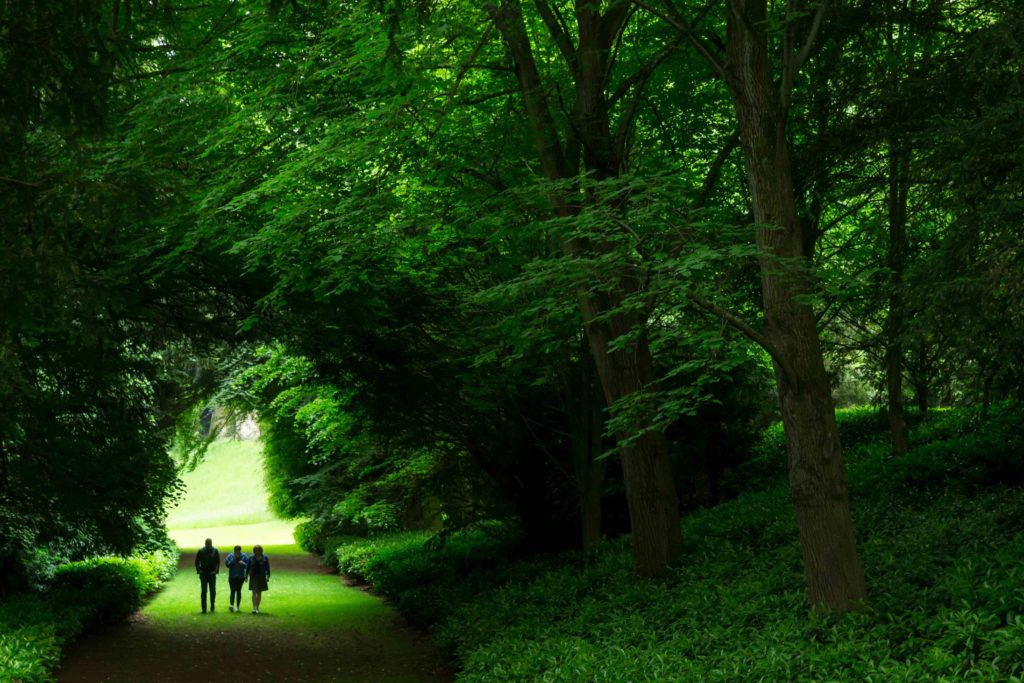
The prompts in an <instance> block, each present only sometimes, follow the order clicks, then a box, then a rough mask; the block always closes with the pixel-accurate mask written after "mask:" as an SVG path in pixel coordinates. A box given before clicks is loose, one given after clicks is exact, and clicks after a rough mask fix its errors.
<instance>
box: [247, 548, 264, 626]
mask: <svg viewBox="0 0 1024 683" xmlns="http://www.w3.org/2000/svg"><path fill="white" fill-rule="evenodd" d="M245 575H246V577H247V578H248V579H249V590H250V591H252V613H253V614H259V613H260V600H261V599H262V597H263V592H264V591H268V590H270V584H269V583H267V581H269V580H270V560H269V559H267V556H266V555H264V554H263V546H261V545H254V546H253V547H252V557H250V558H249V568H248V569H247V570H246V574H245Z"/></svg>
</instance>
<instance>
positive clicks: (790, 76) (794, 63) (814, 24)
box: [780, 0, 828, 108]
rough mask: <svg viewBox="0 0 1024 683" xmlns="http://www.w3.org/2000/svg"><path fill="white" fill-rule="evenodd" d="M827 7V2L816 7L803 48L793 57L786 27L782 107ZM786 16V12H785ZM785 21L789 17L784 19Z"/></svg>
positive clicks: (784, 105)
mask: <svg viewBox="0 0 1024 683" xmlns="http://www.w3.org/2000/svg"><path fill="white" fill-rule="evenodd" d="M827 7H828V0H821V3H820V4H819V5H818V9H817V10H815V12H814V18H813V19H812V20H811V28H810V29H808V31H807V37H806V39H805V40H804V44H803V47H801V48H800V52H798V53H797V54H796V55H795V56H794V55H793V54H792V51H791V49H790V46H789V40H788V38H789V27H788V26H787V27H786V31H785V32H784V34H783V35H784V37H785V38H787V40H785V41H784V42H783V55H782V63H783V67H782V87H781V93H780V95H781V100H782V103H783V107H784V108H785V107H787V106H788V103H789V95H790V93H791V92H792V90H793V84H794V83H795V82H796V76H797V74H799V73H800V69H801V68H802V67H803V65H804V62H806V61H807V58H808V57H810V56H811V49H812V48H813V47H814V41H815V39H816V38H817V37H818V33H819V32H820V31H821V22H822V19H823V18H824V17H825V9H826V8H827ZM787 14H788V12H787ZM786 18H787V20H788V19H789V17H788V16H787V17H786Z"/></svg>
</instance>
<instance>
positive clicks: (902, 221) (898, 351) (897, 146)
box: [885, 136, 910, 455]
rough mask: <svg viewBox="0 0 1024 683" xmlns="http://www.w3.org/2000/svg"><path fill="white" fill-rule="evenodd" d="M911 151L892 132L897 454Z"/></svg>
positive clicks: (904, 445) (889, 334)
mask: <svg viewBox="0 0 1024 683" xmlns="http://www.w3.org/2000/svg"><path fill="white" fill-rule="evenodd" d="M909 191H910V154H909V152H908V151H907V150H906V149H904V148H903V145H902V144H901V142H900V141H899V140H898V139H897V138H896V137H895V136H893V138H891V139H890V141H889V257H888V266H889V313H888V316H887V317H886V320H885V337H886V339H885V341H886V346H885V378H886V387H887V389H888V394H889V433H890V436H891V439H892V451H893V453H894V454H895V455H906V453H907V451H908V450H909V449H910V444H909V440H908V437H907V419H906V415H905V411H904V407H903V343H902V341H901V335H902V334H903V317H904V315H903V271H904V269H905V267H906V259H907V195H908V194H909Z"/></svg>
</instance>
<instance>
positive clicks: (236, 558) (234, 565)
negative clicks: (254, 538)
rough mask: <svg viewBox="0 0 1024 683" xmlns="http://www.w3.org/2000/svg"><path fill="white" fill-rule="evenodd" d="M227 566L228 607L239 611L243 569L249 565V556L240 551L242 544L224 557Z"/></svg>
mask: <svg viewBox="0 0 1024 683" xmlns="http://www.w3.org/2000/svg"><path fill="white" fill-rule="evenodd" d="M224 564H225V565H226V566H227V568H228V585H229V586H230V587H231V597H230V598H228V609H229V610H231V611H232V612H239V611H241V609H242V584H243V583H245V570H246V569H247V568H248V565H249V556H248V555H246V554H245V553H243V552H242V546H240V545H236V546H235V552H233V553H230V554H229V555H228V556H227V557H226V558H224Z"/></svg>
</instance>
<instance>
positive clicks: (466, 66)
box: [430, 20, 494, 137]
mask: <svg viewBox="0 0 1024 683" xmlns="http://www.w3.org/2000/svg"><path fill="white" fill-rule="evenodd" d="M493 29H494V21H493V20H492V21H490V22H488V24H487V28H486V29H485V30H484V34H483V35H482V36H480V40H478V41H477V43H476V45H474V46H473V51H472V52H470V54H469V57H468V58H467V59H466V61H465V62H464V63H463V65H462V68H461V69H459V73H458V75H457V76H456V77H455V82H454V83H452V87H451V88H449V90H448V94H447V95H446V96H445V102H444V106H443V107H442V108H441V117H440V118H439V119H438V120H437V125H436V126H435V127H434V131H433V132H432V133H431V135H430V137H434V136H435V135H437V133H438V132H439V131H440V130H441V126H442V125H443V124H444V120H445V118H446V117H447V115H448V110H449V109H450V108H451V105H452V100H454V99H455V93H456V92H458V90H459V86H460V85H462V80H463V79H464V78H465V77H466V74H467V73H469V70H470V68H472V65H473V61H474V60H475V59H476V58H477V55H479V54H480V50H482V49H483V47H484V45H486V44H487V41H488V39H490V37H491V31H492V30H493Z"/></svg>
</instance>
